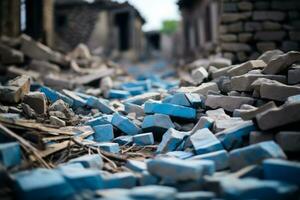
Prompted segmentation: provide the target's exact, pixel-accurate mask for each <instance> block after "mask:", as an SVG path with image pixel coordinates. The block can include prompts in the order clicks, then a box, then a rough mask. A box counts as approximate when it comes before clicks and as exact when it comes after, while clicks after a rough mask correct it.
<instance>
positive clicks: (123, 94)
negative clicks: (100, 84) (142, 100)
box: [108, 89, 130, 99]
mask: <svg viewBox="0 0 300 200" xmlns="http://www.w3.org/2000/svg"><path fill="white" fill-rule="evenodd" d="M128 97H130V93H129V92H128V91H125V90H113V89H111V90H109V92H108V98H110V99H126V98H128Z"/></svg>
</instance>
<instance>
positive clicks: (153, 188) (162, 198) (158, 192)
mask: <svg viewBox="0 0 300 200" xmlns="http://www.w3.org/2000/svg"><path fill="white" fill-rule="evenodd" d="M176 193H177V190H176V189H175V188H172V187H167V186H159V185H148V186H141V187H135V188H133V189H132V190H131V191H130V195H129V196H130V197H132V198H133V199H137V200H139V199H140V200H142V199H143V200H174V199H175V195H176Z"/></svg>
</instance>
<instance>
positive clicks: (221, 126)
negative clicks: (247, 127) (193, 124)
mask: <svg viewBox="0 0 300 200" xmlns="http://www.w3.org/2000/svg"><path fill="white" fill-rule="evenodd" d="M244 122H245V121H244V120H243V119H242V118H240V117H232V118H230V119H222V120H216V121H215V123H214V126H213V131H214V132H215V133H217V132H221V131H223V130H225V129H227V128H231V127H233V126H237V125H239V124H242V123H244Z"/></svg>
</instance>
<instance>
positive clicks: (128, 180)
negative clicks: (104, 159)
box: [102, 172, 137, 189]
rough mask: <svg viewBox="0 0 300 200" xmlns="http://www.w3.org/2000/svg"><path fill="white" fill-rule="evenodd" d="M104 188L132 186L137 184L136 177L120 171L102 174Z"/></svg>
mask: <svg viewBox="0 0 300 200" xmlns="http://www.w3.org/2000/svg"><path fill="white" fill-rule="evenodd" d="M102 178H103V181H104V188H106V189H110V188H133V187H135V186H136V185H137V178H136V177H135V176H134V174H132V173H129V172H120V173H116V174H111V175H105V176H102Z"/></svg>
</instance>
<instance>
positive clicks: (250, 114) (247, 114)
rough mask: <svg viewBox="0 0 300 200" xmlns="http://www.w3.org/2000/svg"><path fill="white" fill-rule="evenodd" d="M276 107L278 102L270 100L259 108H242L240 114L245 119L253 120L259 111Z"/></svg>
mask: <svg viewBox="0 0 300 200" xmlns="http://www.w3.org/2000/svg"><path fill="white" fill-rule="evenodd" d="M273 108H276V104H275V103H274V102H273V101H270V102H268V103H266V104H264V105H262V106H260V107H259V108H253V109H249V110H241V111H240V116H241V118H242V119H243V120H252V119H255V117H256V115H258V114H259V113H263V112H266V111H268V110H270V109H273Z"/></svg>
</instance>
